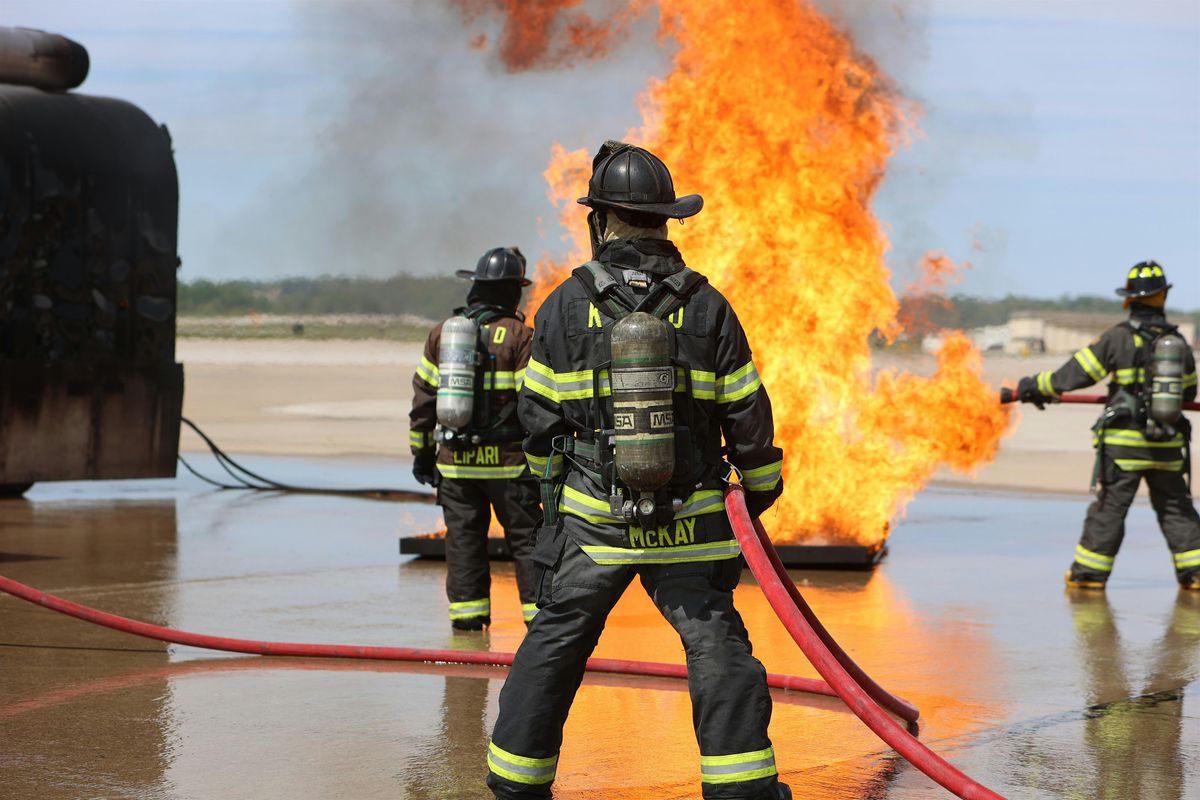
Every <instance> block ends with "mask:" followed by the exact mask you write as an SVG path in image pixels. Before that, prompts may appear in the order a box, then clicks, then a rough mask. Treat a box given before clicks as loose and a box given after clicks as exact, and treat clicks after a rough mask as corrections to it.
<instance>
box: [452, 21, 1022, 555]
mask: <svg viewBox="0 0 1200 800" xmlns="http://www.w3.org/2000/svg"><path fill="white" fill-rule="evenodd" d="M457 1H458V2H460V3H461V4H463V5H469V3H468V2H467V0H457ZM475 5H480V3H475ZM482 5H489V4H488V3H482ZM491 5H492V6H496V5H499V6H512V5H514V4H512V3H507V2H503V0H493V2H492V3H491ZM549 5H551V6H555V7H556V8H558V7H570V6H575V5H578V2H577V0H576V2H571V0H566V1H565V2H559V3H557V4H555V3H551V4H549ZM645 5H646V3H644V2H634V3H632V4H630V5H629V6H628V7H624V8H622V9H620V10H619V11H618V12H615V13H617V14H619V15H621V19H626V18H627V17H628V15H629V14H631V13H638V12H641V11H643V10H645V9H644V7H645ZM657 6H658V11H659V18H660V19H659V25H660V40H662V41H664V42H667V41H669V42H670V43H671V46H672V47H673V48H674V49H673V58H672V68H671V72H670V74H669V75H668V76H667V77H666V78H665V79H662V80H659V79H652V80H651V82H650V84H649V86H648V88H647V89H646V91H645V92H644V94H643V95H642V97H641V108H642V114H643V125H642V127H641V128H640V129H638V130H634V131H629V132H628V133H626V135H625V137H624V138H625V140H627V141H631V142H635V143H638V144H641V145H643V146H645V147H647V148H648V149H650V150H651V151H653V152H654V153H656V154H658V155H659V156H661V157H662V158H663V160H664V161H666V163H667V164H668V165H669V167H670V169H671V171H672V174H673V175H674V177H675V185H676V187H677V188H678V189H679V190H680V192H681V193H691V192H698V193H700V194H702V195H703V196H704V199H705V206H704V210H703V211H702V212H701V213H700V214H699V215H698V216H697V217H695V218H693V219H692V220H688V221H687V223H686V224H685V225H683V226H681V227H678V226H675V225H672V228H671V238H672V239H673V240H675V241H676V242H677V243H678V245H679V247H680V250H681V251H682V252H683V255H684V259H685V260H686V261H687V262H688V264H689V265H691V266H692V267H693V268H695V269H698V270H699V271H701V272H703V273H704V274H706V275H707V276H708V277H709V279H710V280H711V282H712V283H713V285H715V286H716V287H717V288H718V289H720V290H721V292H723V293H724V294H725V295H726V297H728V298H729V300H730V302H731V303H732V304H733V306H734V308H735V309H736V310H737V312H738V316H739V317H740V319H741V320H742V323H743V324H744V326H745V328H746V330H747V333H748V335H749V338H750V343H751V346H752V347H753V348H754V354H755V362H756V364H757V366H758V369H759V372H760V373H761V374H762V377H763V383H764V384H765V385H766V386H767V387H768V390H769V391H770V395H771V400H772V403H773V405H774V410H775V424H776V436H777V441H778V442H779V443H780V444H781V446H782V447H783V448H784V450H785V452H786V457H785V461H784V473H783V474H784V480H785V483H786V491H785V493H784V496H783V498H782V500H781V501H780V502H779V503H778V504H777V505H776V507H775V509H774V510H773V511H772V514H771V516H773V519H770V520H768V521H767V522H768V527H769V528H770V529H771V530H772V532H773V533H774V534H775V536H776V538H778V539H779V540H781V541H793V542H809V543H812V542H817V541H843V542H844V541H853V542H859V543H862V544H874V543H877V542H879V541H881V540H882V538H883V537H885V536H886V530H887V526H888V522H889V520H890V519H891V518H892V517H893V516H894V515H895V514H896V513H897V512H898V511H900V510H901V509H903V507H904V505H905V503H906V502H907V501H908V500H909V499H910V498H911V497H912V496H913V495H914V494H915V493H916V492H917V491H918V490H919V489H921V487H923V486H924V485H925V484H926V482H927V481H928V480H929V479H930V477H931V476H932V475H933V473H934V471H935V470H936V469H937V468H938V467H939V466H941V465H949V466H951V467H953V468H956V469H958V470H962V471H971V470H972V469H973V468H975V467H977V466H978V465H980V464H982V463H985V462H987V461H988V460H990V459H991V458H992V457H993V456H994V454H995V452H996V448H997V444H998V442H999V440H1000V438H1001V436H1002V435H1003V434H1004V431H1005V429H1006V427H1007V423H1008V415H1007V410H1006V409H1003V408H1002V407H1001V406H999V404H998V403H997V402H996V395H995V392H994V390H993V389H992V388H990V387H989V386H988V385H987V384H985V383H984V382H983V380H982V378H981V362H980V357H979V354H978V353H977V351H976V350H975V349H974V348H973V346H972V345H971V344H970V342H969V341H968V340H967V339H966V338H965V337H963V336H962V335H961V334H949V335H947V336H946V339H945V344H944V345H943V347H942V348H941V350H940V352H939V353H938V355H937V369H936V372H935V374H933V375H932V376H929V377H920V376H917V375H914V374H909V373H906V372H901V371H896V370H882V371H873V370H872V362H871V350H870V345H869V341H870V339H871V337H872V335H873V334H875V333H882V334H883V335H884V336H886V337H895V336H897V335H899V334H901V333H903V332H904V331H903V328H902V323H901V320H900V319H899V317H898V311H899V303H898V301H897V298H896V296H895V293H894V292H893V291H892V289H891V288H890V286H889V272H888V269H887V267H886V265H885V259H884V254H885V252H886V250H887V248H888V242H887V238H886V236H885V235H884V234H883V232H882V231H881V228H880V224H879V221H878V220H877V219H876V218H875V217H874V215H873V214H872V213H871V210H870V202H871V198H872V195H873V194H874V192H875V190H876V188H877V187H878V185H879V183H880V181H881V179H882V177H883V173H884V168H885V165H886V163H887V160H888V158H889V157H890V156H891V155H892V153H893V148H894V147H895V145H896V144H897V143H898V142H899V141H901V140H902V139H903V137H904V136H906V135H907V133H908V132H909V131H910V129H911V127H912V125H913V123H912V118H913V116H914V113H913V112H914V108H913V107H912V106H911V105H909V104H906V103H905V102H904V101H903V100H902V98H900V97H899V96H898V94H897V93H896V91H895V90H894V88H893V86H892V85H891V84H890V82H889V81H888V80H887V78H886V77H885V76H884V75H882V74H881V73H880V72H879V70H878V69H877V68H876V66H875V65H874V64H873V63H872V62H871V61H870V60H869V59H867V58H866V57H864V56H863V55H862V54H861V53H858V52H856V51H855V49H854V47H853V43H852V42H851V40H850V38H849V36H848V35H847V34H846V33H844V32H843V31H841V30H839V29H838V28H837V27H836V26H835V25H834V24H833V23H832V22H831V21H830V20H829V19H827V18H826V17H824V16H823V15H822V14H821V13H820V12H819V11H817V10H816V9H815V8H814V7H813V6H812V5H811V3H809V2H807V0H759V1H758V2H745V0H706V2H703V3H698V2H694V0H658V3H657ZM508 10H510V11H511V9H508ZM513 13H515V12H513ZM519 22H520V20H519V18H517V17H510V18H509V24H508V27H506V29H505V34H506V36H507V37H513V36H519V34H520V31H521V30H522V29H521V27H520V25H519V24H518V23H519ZM539 24H540V27H539V28H538V29H537V30H536V31H535V33H536V36H540V37H545V36H546V35H548V32H549V30H550V28H549V27H547V25H548V23H546V22H545V21H544V20H543V21H542V22H541V23H539ZM514 25H516V27H515V28H514ZM591 25H592V26H591V27H590V28H588V30H590V31H593V32H594V31H596V30H603V29H604V24H603V23H595V22H594V21H593V22H592V23H591ZM539 48H540V50H539ZM602 51H603V47H602V46H599V45H593V51H592V52H602ZM520 52H522V53H525V54H526V56H528V54H529V53H530V52H533V53H538V52H542V53H547V54H549V55H548V56H547V57H550V58H552V59H554V58H559V57H558V56H554V55H553V54H554V53H555V52H558V51H554V50H553V49H547V46H546V45H545V44H544V42H540V43H539V42H535V43H534V45H533V46H532V49H530V48H528V47H527V48H526V49H524V50H521V51H520ZM617 134H619V132H611V133H610V134H609V136H615V135H617ZM598 144H599V142H595V143H592V146H591V150H594V149H595V145H598ZM590 162H591V153H590V152H589V150H585V149H580V150H575V151H567V150H565V149H564V148H562V147H561V146H558V145H556V146H555V147H554V150H553V153H552V156H551V161H550V165H549V167H548V169H547V170H546V179H547V181H548V183H549V187H550V188H549V194H550V197H551V198H552V199H553V200H554V201H555V202H556V203H557V204H559V205H560V206H561V209H562V211H561V214H562V220H563V223H564V226H565V227H566V228H567V229H568V230H569V231H571V232H572V235H573V237H574V247H573V250H572V252H571V253H570V254H568V255H567V256H566V257H565V258H564V259H563V260H561V261H558V262H556V263H542V264H540V265H539V271H538V277H539V281H538V284H537V286H536V287H535V292H534V297H533V300H532V305H534V306H536V305H537V304H538V303H539V302H540V300H541V298H543V297H544V296H545V294H546V293H547V292H549V290H550V289H552V288H553V287H554V286H556V285H557V284H558V283H559V282H560V281H561V280H562V279H563V278H564V277H565V276H566V274H567V273H568V271H569V269H571V268H573V267H574V266H576V265H578V264H580V263H582V262H583V261H586V260H587V259H588V258H589V257H590V250H589V248H588V245H587V232H586V227H585V224H584V209H582V208H581V207H579V206H577V205H576V204H575V199H576V198H577V197H579V196H580V195H582V194H584V193H585V192H586V186H587V178H588V175H589V174H590ZM948 263H949V262H948V261H946V260H945V259H942V258H937V257H935V258H930V259H927V260H926V266H927V269H928V270H930V271H931V272H932V273H933V275H934V281H933V283H934V284H935V285H936V284H937V283H938V280H940V278H942V277H944V275H945V270H946V268H947V266H948Z"/></svg>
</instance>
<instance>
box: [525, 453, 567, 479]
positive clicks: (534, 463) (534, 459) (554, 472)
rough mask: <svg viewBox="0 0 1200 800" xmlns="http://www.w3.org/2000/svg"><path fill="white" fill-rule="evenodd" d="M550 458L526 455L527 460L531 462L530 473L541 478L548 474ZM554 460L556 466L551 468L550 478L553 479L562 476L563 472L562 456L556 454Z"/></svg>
mask: <svg viewBox="0 0 1200 800" xmlns="http://www.w3.org/2000/svg"><path fill="white" fill-rule="evenodd" d="M550 458H551V457H547V458H542V457H541V456H535V455H533V454H532V453H526V454H525V460H526V461H528V462H529V471H530V472H532V473H533V474H534V475H535V476H537V477H539V478H540V477H542V476H543V475H545V474H546V462H547V461H549V460H550ZM553 459H554V464H553V466H552V467H551V468H550V477H552V478H553V477H556V476H558V475H561V474H562V471H563V457H562V454H561V453H555V454H554V456H553Z"/></svg>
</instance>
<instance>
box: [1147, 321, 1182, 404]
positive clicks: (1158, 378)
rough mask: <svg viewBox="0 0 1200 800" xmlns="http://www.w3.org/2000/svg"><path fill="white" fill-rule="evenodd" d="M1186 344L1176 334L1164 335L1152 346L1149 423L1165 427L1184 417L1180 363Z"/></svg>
mask: <svg viewBox="0 0 1200 800" xmlns="http://www.w3.org/2000/svg"><path fill="white" fill-rule="evenodd" d="M1186 354H1187V343H1186V342H1184V341H1183V337H1182V336H1180V335H1178V334H1175V333H1166V334H1163V335H1162V336H1160V337H1158V339H1157V340H1156V341H1155V342H1154V352H1153V354H1152V355H1151V357H1150V419H1152V420H1154V421H1155V422H1160V423H1163V424H1166V425H1171V424H1173V423H1175V422H1177V421H1178V420H1179V415H1180V414H1182V413H1183V360H1184V358H1185V356H1186Z"/></svg>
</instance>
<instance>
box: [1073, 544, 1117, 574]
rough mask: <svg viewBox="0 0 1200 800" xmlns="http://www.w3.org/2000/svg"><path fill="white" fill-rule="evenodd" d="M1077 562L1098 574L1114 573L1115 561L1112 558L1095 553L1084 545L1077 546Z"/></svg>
mask: <svg viewBox="0 0 1200 800" xmlns="http://www.w3.org/2000/svg"><path fill="white" fill-rule="evenodd" d="M1075 562H1076V563H1077V564H1081V565H1082V566H1085V567H1087V568H1088V569H1094V570H1096V571H1097V572H1112V568H1113V563H1114V559H1113V557H1112V556H1106V555H1101V554H1100V553H1093V552H1092V551H1091V550H1088V549H1087V548H1086V547H1084V546H1083V545H1076V547H1075Z"/></svg>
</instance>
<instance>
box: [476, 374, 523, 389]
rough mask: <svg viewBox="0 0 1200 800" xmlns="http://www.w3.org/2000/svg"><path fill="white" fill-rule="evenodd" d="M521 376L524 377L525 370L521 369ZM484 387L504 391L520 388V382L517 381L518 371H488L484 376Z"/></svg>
mask: <svg viewBox="0 0 1200 800" xmlns="http://www.w3.org/2000/svg"><path fill="white" fill-rule="evenodd" d="M521 377H522V379H524V377H525V370H521ZM483 388H484V389H494V390H497V391H503V390H505V389H519V388H520V384H518V383H517V373H515V372H488V373H485V374H484V376H483Z"/></svg>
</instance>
